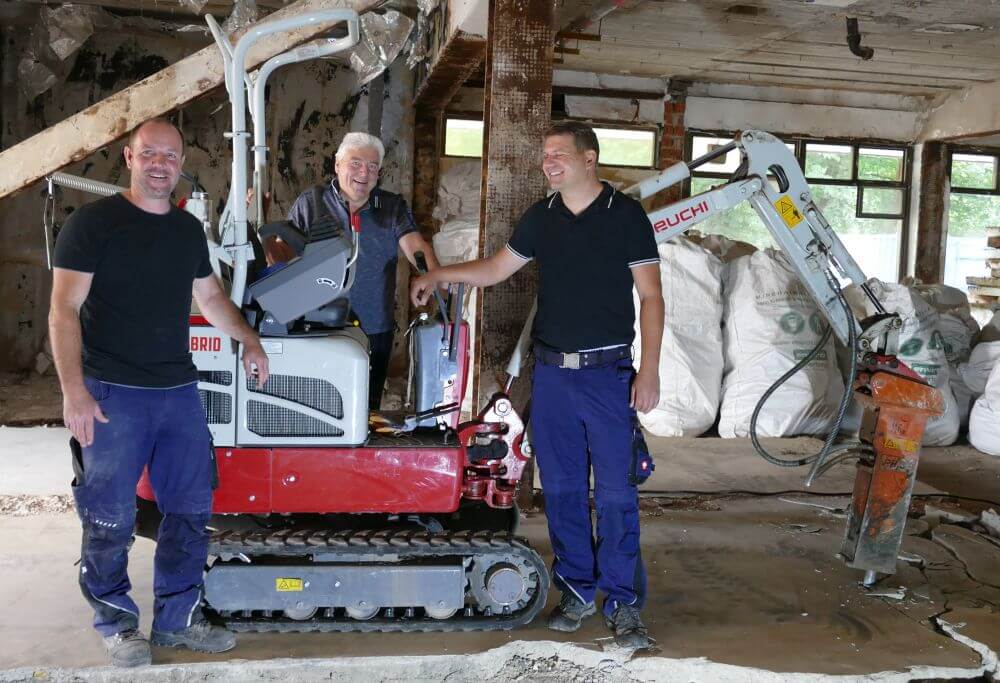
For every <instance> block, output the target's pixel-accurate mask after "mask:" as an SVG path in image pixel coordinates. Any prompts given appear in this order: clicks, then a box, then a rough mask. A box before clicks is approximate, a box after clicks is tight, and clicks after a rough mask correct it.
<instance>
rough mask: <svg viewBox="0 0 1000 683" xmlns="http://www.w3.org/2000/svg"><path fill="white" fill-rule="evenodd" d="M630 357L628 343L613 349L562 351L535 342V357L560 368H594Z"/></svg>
mask: <svg viewBox="0 0 1000 683" xmlns="http://www.w3.org/2000/svg"><path fill="white" fill-rule="evenodd" d="M631 357H632V347H631V346H629V345H628V344H626V345H624V346H616V347H614V348H613V349H601V350H599V351H579V352H576V353H562V352H561V351H556V350H555V349H553V348H549V347H546V346H542V345H541V344H535V358H537V359H538V360H539V361H541V362H542V363H544V364H545V365H555V366H557V367H560V368H569V369H571V370H579V369H580V368H596V367H598V366H601V365H607V364H608V363H614V362H615V361H619V360H622V359H623V358H631Z"/></svg>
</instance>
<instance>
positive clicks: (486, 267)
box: [410, 249, 528, 306]
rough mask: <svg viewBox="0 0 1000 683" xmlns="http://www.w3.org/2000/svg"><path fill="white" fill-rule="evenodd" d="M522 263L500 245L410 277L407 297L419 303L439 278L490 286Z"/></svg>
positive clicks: (429, 293) (508, 274) (436, 283)
mask: <svg viewBox="0 0 1000 683" xmlns="http://www.w3.org/2000/svg"><path fill="white" fill-rule="evenodd" d="M526 263H528V260H527V259H523V258H520V257H518V256H515V255H514V254H512V253H511V252H510V250H509V249H501V250H500V251H498V252H497V253H495V254H493V255H492V256H490V257H488V258H484V259H477V260H475V261H466V262H465V263H456V264H454V265H450V266H444V267H442V268H438V269H437V270H432V271H431V272H429V273H427V274H426V275H421V276H420V277H418V278H417V279H416V280H414V281H413V285H412V286H411V287H410V298H411V299H412V300H413V303H414V304H415V305H417V306H423V305H424V304H425V303H427V300H428V299H429V298H430V296H431V294H432V293H433V291H434V287H436V286H437V285H439V284H441V283H442V282H448V283H458V282H464V283H465V284H467V285H472V286H473V287H490V286H492V285H495V284H496V283H498V282H503V281H504V280H506V279H507V278H509V277H510V276H511V275H513V274H514V273H516V272H517V271H519V270H520V269H521V268H522V267H524V265H525V264H526Z"/></svg>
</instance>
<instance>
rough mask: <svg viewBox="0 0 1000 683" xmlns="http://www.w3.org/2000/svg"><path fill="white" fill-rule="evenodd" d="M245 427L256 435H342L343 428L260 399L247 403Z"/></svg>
mask: <svg viewBox="0 0 1000 683" xmlns="http://www.w3.org/2000/svg"><path fill="white" fill-rule="evenodd" d="M268 384H270V381H269V382H268ZM247 429H249V430H250V431H251V432H253V433H254V434H256V435H257V436H276V437H282V436H343V435H344V430H342V429H339V428H337V427H334V426H333V425H328V424H326V423H325V422H320V421H319V420H317V419H316V418H313V417H309V416H308V415H303V414H301V413H297V412H295V411H294V410H289V409H288V408H282V407H281V406H275V405H271V404H270V403H262V402H260V401H249V402H248V403H247Z"/></svg>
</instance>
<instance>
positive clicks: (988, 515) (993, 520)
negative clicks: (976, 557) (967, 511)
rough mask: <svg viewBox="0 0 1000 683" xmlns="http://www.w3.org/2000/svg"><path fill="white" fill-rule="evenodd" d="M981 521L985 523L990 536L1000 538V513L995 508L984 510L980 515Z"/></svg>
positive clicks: (984, 525)
mask: <svg viewBox="0 0 1000 683" xmlns="http://www.w3.org/2000/svg"><path fill="white" fill-rule="evenodd" d="M979 523H980V524H982V525H983V527H984V528H985V529H986V531H987V532H989V535H990V536H993V537H994V538H1000V515H998V514H997V511H996V510H994V509H993V508H990V509H989V510H983V513H982V514H981V515H979Z"/></svg>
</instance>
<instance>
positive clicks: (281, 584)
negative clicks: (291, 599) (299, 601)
mask: <svg viewBox="0 0 1000 683" xmlns="http://www.w3.org/2000/svg"><path fill="white" fill-rule="evenodd" d="M302 588H303V581H302V579H288V578H277V579H275V580H274V590H276V591H278V592H279V593H293V592H298V591H301V590H302Z"/></svg>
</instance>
